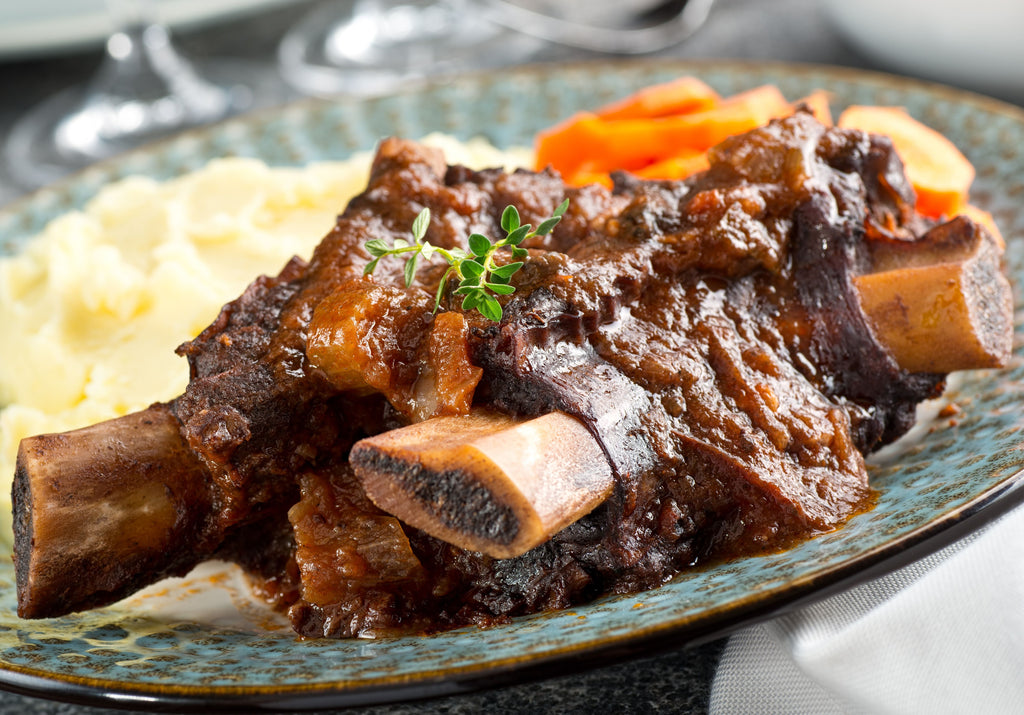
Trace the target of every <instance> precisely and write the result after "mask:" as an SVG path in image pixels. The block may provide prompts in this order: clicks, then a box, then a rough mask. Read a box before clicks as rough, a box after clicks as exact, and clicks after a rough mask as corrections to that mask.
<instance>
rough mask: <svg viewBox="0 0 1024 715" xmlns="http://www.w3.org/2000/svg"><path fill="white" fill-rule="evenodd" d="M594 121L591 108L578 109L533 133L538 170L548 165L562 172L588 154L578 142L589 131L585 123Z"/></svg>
mask: <svg viewBox="0 0 1024 715" xmlns="http://www.w3.org/2000/svg"><path fill="white" fill-rule="evenodd" d="M594 121H598V119H597V115H595V114H593V113H591V112H579V113H577V114H574V115H573V116H571V117H569V118H568V119H566V120H565V121H562V122H559V123H558V124H556V125H554V126H553V127H550V128H548V129H544V130H543V131H540V132H538V133H537V136H536V137H535V139H534V154H535V159H534V161H535V165H536V168H537V170H538V171H541V170H543V169H545V168H547V167H549V166H550V167H552V168H554V169H555V170H557V171H559V172H561V173H562V174H563V175H565V174H568V173H570V172H571V171H574V170H575V169H576V168H578V167H579V166H580V165H581V164H583V162H584V161H586V160H587V159H588V158H589V157H588V156H587V153H586V148H585V147H584V146H583V144H582V142H583V141H584V140H585V138H586V137H587V136H588V135H589V134H590V132H588V125H589V123H591V122H594Z"/></svg>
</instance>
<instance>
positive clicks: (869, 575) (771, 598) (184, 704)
mask: <svg viewBox="0 0 1024 715" xmlns="http://www.w3.org/2000/svg"><path fill="white" fill-rule="evenodd" d="M601 66H608V67H609V68H614V69H615V70H616V71H619V70H621V69H622V68H627V69H629V70H642V69H644V68H647V69H652V70H658V69H673V68H678V69H679V70H680V71H694V72H698V71H700V70H702V69H703V70H705V71H712V70H716V71H721V70H734V71H743V70H744V69H757V70H763V69H770V70H772V71H775V72H798V73H801V74H805V75H807V74H814V73H820V74H823V75H827V76H829V77H832V78H835V79H839V80H844V81H849V82H855V83H856V82H861V83H863V82H874V83H881V84H884V85H886V86H895V87H897V88H900V89H914V90H918V91H927V92H928V93H931V94H935V95H937V96H938V97H939V98H943V99H946V100H952V101H967V102H970V103H972V104H976V105H980V106H981V107H983V108H984V109H986V110H988V111H992V112H994V113H999V114H1004V115H1010V116H1011V117H1012V118H1013V119H1014V120H1016V121H1018V122H1021V123H1024V109H1022V108H1020V107H1017V106H1015V105H1012V104H1009V103H1007V102H1004V101H1002V100H998V99H995V98H992V97H988V96H986V95H983V94H977V93H973V92H970V91H968V90H963V89H959V88H955V87H950V86H948V85H944V84H941V83H936V82H929V81H926V80H919V79H916V78H910V77H904V76H901V75H896V74H889V73H885V72H878V71H871V70H860V69H856V68H848V67H839V66H831V65H824V64H814V63H800V62H783V61H768V62H763V61H756V60H743V59H671V58H666V59H654V60H630V61H624V62H623V61H618V62H613V61H606V60H595V61H583V62H573V63H564V64H558V65H526V66H522V67H518V68H514V69H512V70H508V71H506V73H507V74H511V75H518V76H526V77H528V76H531V75H534V74H546V73H548V72H551V71H552V70H558V71H569V72H571V71H573V70H574V69H575V70H583V69H586V70H587V71H595V70H596V69H598V68H600V67H601ZM493 74H495V73H494V72H493V71H481V72H474V73H468V74H465V75H459V76H456V77H450V78H444V79H440V80H436V81H427V82H422V83H417V84H415V85H410V86H409V87H407V88H406V89H404V90H402V91H400V92H396V93H393V94H391V95H388V96H389V97H391V96H396V95H400V96H407V95H415V94H421V93H424V92H429V91H430V90H431V89H433V88H436V87H440V86H444V85H447V84H451V83H453V82H460V81H469V82H473V81H482V80H483V79H485V78H486V77H487V76H488V75H493ZM379 99H381V98H371V99H368V100H354V99H346V98H341V99H340V100H338V101H343V102H344V101H364V102H367V101H368V102H374V101H379ZM331 103H332V101H331V100H322V99H317V98H307V99H301V100H298V101H297V102H291V103H289V104H287V105H282V106H278V107H270V108H266V109H263V110H260V111H258V112H255V113H252V114H250V115H246V117H245V120H246V121H247V122H250V121H251V122H254V123H259V122H260V121H266V120H268V119H272V118H273V117H274V116H276V115H277V114H279V113H280V112H282V111H284V110H286V109H289V108H294V107H296V106H299V107H302V106H308V107H311V108H312V107H316V106H327V105H330V104H331ZM232 121H238V119H237V118H235V119H228V120H224V121H223V122H218V123H217V124H213V125H208V126H206V127H202V128H199V129H193V130H189V131H187V132H184V133H183V134H180V135H177V136H175V137H172V138H169V139H166V140H163V141H161V142H158V143H155V144H153V145H150V146H147V147H146V148H144V149H137V150H134V151H131V152H127V153H126V154H125V155H120V156H117V157H112V158H110V159H107V160H104V161H103V162H100V163H99V164H97V165H94V166H92V167H89V168H87V169H85V170H83V171H81V172H78V173H76V174H73V175H70V176H68V177H66V178H64V179H62V180H60V181H59V182H57V183H55V184H52V185H50V186H48V187H43V188H42V189H38V190H36V191H35V192H33V193H30V194H27V195H25V196H23V197H19V198H17V199H15V200H14V201H13V202H11V203H9V204H7V205H5V206H2V207H0V213H9V212H10V213H17V212H19V211H21V210H24V209H25V208H27V207H28V206H29V205H30V203H31V202H32V201H33V200H35V199H36V198H37V197H38V195H40V194H43V193H46V192H56V191H59V190H61V189H62V188H63V187H65V186H67V185H70V184H72V183H75V182H77V181H79V180H81V177H82V175H83V174H87V173H92V172H95V171H109V170H110V169H111V168H113V167H114V166H116V165H117V164H118V163H119V162H120V161H122V160H123V159H124V157H125V156H127V155H131V154H139V153H159V152H160V151H163V149H164V147H165V145H168V144H172V143H175V142H178V141H181V140H182V139H183V138H185V137H188V136H190V135H203V134H205V133H207V132H210V131H215V130H216V129H217V128H218V127H219V126H220V125H222V124H226V123H229V122H232ZM1022 502H1024V471H1021V472H1017V473H1014V474H1012V475H1010V476H1009V477H1006V478H1004V479H1003V480H1002V481H1001V482H1000V483H999V484H997V485H995V486H994V487H993V488H991V489H990V490H988V491H987V492H985V493H983V494H981V495H979V496H978V497H976V498H975V499H973V500H972V501H970V502H968V503H966V504H964V505H961V506H960V507H957V508H955V509H953V510H951V511H950V512H948V513H947V514H945V515H944V516H943V517H942V518H941V519H938V520H934V521H932V522H930V523H928V524H925V525H923V526H922V527H920V528H919V529H917V530H915V531H913V532H910V533H909V534H906V535H904V536H903V537H900V538H899V540H898V541H897V542H895V543H890V544H887V545H885V546H882V547H879V548H878V549H875V550H873V551H870V552H866V553H864V554H861V555H860V556H858V557H856V558H854V559H853V560H850V561H847V562H845V563H843V564H842V565H841V566H837V567H835V568H833V569H832V570H830V571H828V572H825V573H821V574H818V575H816V576H812V577H810V578H808V579H807V580H806V582H804V583H800V584H798V585H796V586H788V587H787V588H785V589H784V590H783V589H778V590H776V591H775V592H772V593H768V594H765V595H764V596H763V597H760V598H757V599H753V600H751V601H750V602H744V603H742V604H739V605H738V606H736V607H734V608H732V609H723V611H720V612H716V613H714V614H713V615H711V616H709V617H708V618H705V619H701V620H700V621H697V622H687V623H683V624H678V623H676V624H667V625H665V626H663V627H659V628H655V629H651V630H650V631H649V632H646V633H642V634H637V635H630V636H623V637H622V638H619V639H617V640H615V641H613V642H603V643H602V642H596V643H595V642H591V643H589V644H585V645H583V646H580V647H577V648H569V649H563V650H559V651H555V652H552V653H550V654H548V655H544V656H537V657H531V658H530V659H529V661H528V662H525V663H523V662H520V661H518V660H516V659H511V660H510V661H509V662H505V663H498V664H495V665H493V666H491V667H488V668H486V669H483V668H482V669H479V670H470V671H464V672H461V673H454V674H453V673H451V672H445V673H443V674H440V675H429V676H427V677H425V678H417V679H407V680H396V681H392V682H389V683H386V684H370V685H366V686H359V685H355V686H353V685H352V684H350V683H344V682H335V683H324V684H322V685H316V686H309V687H304V686H294V687H288V688H285V689H281V688H277V689H276V691H273V690H271V689H270V688H269V687H253V688H231V687H226V688H223V692H220V690H221V689H220V688H217V687H215V688H201V687H192V686H186V687H183V686H171V687H169V688H165V687H161V686H157V685H152V684H144V685H140V687H139V688H137V689H136V688H131V687H124V688H120V687H117V686H119V685H122V684H121V683H117V682H116V681H111V680H101V679H96V680H95V681H92V680H91V679H85V678H78V677H75V676H71V677H66V678H62V677H61V676H59V675H56V674H53V673H50V672H45V671H36V670H34V669H29V668H23V667H21V666H13V665H9V664H0V688H3V689H5V690H9V691H12V692H15V693H19V694H23V695H28V696H34V697H47V698H51V699H57V700H63V701H66V702H71V703H76V704H81V705H89V706H94V707H108V708H117V709H139V708H144V709H146V710H148V711H152V712H197V713H209V712H252V711H253V710H259V711H266V712H274V711H282V710H292V711H295V710H319V709H327V708H344V707H355V706H366V705H374V704H382V703H393V702H398V701H408V700H418V699H427V698H436V697H443V696H449V695H455V694H460V693H467V692H473V691H478V690H482V689H488V688H498V687H503V686H507V685H511V684H521V683H524V682H527V681H538V680H544V679H549V678H554V677H559V676H564V675H570V674H573V673H579V672H582V671H585V670H590V669H593V668H595V667H601V666H608V665H613V664H616V663H621V662H623V661H626V660H630V659H635V658H639V657H651V656H655V655H658V654H661V653H664V652H667V651H671V650H675V649H680V648H689V647H694V646H697V645H700V644H701V643H705V642H708V641H711V640H715V639H717V638H720V637H724V636H726V635H728V634H729V633H731V632H733V631H735V630H738V629H740V628H743V627H746V626H749V625H753V624H755V623H758V622H761V621H764V620H768V619H770V618H773V617H776V616H779V615H782V614H784V613H787V612H790V611H793V610H795V609H798V608H801V607H804V606H807V605H809V604H811V603H814V602H817V601H819V600H822V599H824V598H827V597H829V596H831V595H835V594H836V593H839V592H841V591H844V590H846V589H849V588H851V587H853V586H856V585H859V584H861V583H865V582H868V581H871V580H873V579H875V578H878V577H880V576H882V575H885V574H886V573H889V572H891V571H893V570H896V569H898V568H901V567H903V566H906V565H908V564H910V563H912V562H914V561H916V560H918V559H920V558H923V557H925V556H928V555H930V554H932V553H935V552H937V551H939V550H941V549H942V548H944V547H946V546H948V545H949V544H951V543H953V542H954V541H956V540H958V539H960V538H962V537H964V536H966V535H967V534H970V533H972V532H974V531H976V530H978V529H980V528H982V527H983V526H985V525H986V524H988V523H990V522H991V521H994V520H995V519H996V518H998V517H999V516H1002V515H1003V514H1005V513H1007V512H1008V511H1010V510H1011V509H1012V508H1013V507H1014V506H1017V505H1018V504H1020V503H1022ZM125 685H129V684H125ZM112 686H113V687H112ZM339 688H343V689H339Z"/></svg>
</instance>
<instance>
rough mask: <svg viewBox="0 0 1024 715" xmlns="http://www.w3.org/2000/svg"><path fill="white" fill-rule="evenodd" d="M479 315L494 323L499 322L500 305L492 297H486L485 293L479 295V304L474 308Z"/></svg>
mask: <svg viewBox="0 0 1024 715" xmlns="http://www.w3.org/2000/svg"><path fill="white" fill-rule="evenodd" d="M476 309H477V310H479V311H480V313H481V314H482V315H483V316H484V317H485V318H487V319H488V320H492V321H494V322H495V323H500V322H501V313H502V310H501V303H499V302H498V301H497V300H496V299H495V298H494V296H490V295H487V294H486V293H481V294H480V304H479V305H477V307H476Z"/></svg>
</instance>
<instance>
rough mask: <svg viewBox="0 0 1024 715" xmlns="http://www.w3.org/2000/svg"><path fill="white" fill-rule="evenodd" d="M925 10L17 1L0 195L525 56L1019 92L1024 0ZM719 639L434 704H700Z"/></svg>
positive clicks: (571, 708)
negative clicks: (782, 67)
mask: <svg viewBox="0 0 1024 715" xmlns="http://www.w3.org/2000/svg"><path fill="white" fill-rule="evenodd" d="M928 8H929V10H928V12H927V13H922V12H920V3H918V2H914V1H912V0H905V1H904V0H858V2H848V1H844V0H628V1H627V0H432V1H430V2H428V1H426V0H31V2H14V1H7V2H3V3H0V148H2V156H0V207H2V206H4V205H7V204H9V203H10V202H12V201H14V200H16V199H17V198H18V197H19V196H22V195H24V194H25V193H27V192H29V191H31V190H33V188H34V187H36V186H39V185H41V184H45V183H47V182H49V181H52V180H54V179H56V178H58V177H59V176H61V175H62V174H64V173H66V172H70V171H74V170H76V168H80V167H81V166H84V165H87V164H88V163H90V162H92V161H95V160H97V159H100V158H103V157H104V156H107V155H110V154H115V153H118V152H120V151H123V150H125V149H127V148H130V147H131V146H133V145H138V144H140V143H145V142H147V141H151V140H153V139H154V138H158V137H160V136H162V135H164V134H165V133H167V132H173V131H176V130H178V129H180V128H181V127H185V126H192V125H197V124H202V123H205V122H209V121H216V120H218V119H220V118H222V117H224V116H227V115H230V114H234V113H239V112H245V111H251V110H254V109H259V108H261V107H268V106H274V105H279V104H282V103H285V102H288V101H293V100H295V99H298V98H302V97H304V96H312V95H320V96H340V97H347V96H354V97H358V96H369V95H374V94H381V93H386V92H389V91H392V90H394V89H395V88H397V87H401V86H402V85H403V84H405V83H408V82H415V81H420V80H422V79H424V78H426V77H431V76H435V75H441V74H444V73H451V72H460V71H464V70H479V69H486V68H499V67H502V66H510V65H515V64H523V63H552V62H566V61H588V60H599V59H600V60H606V59H608V58H609V57H621V58H630V57H645V56H649V57H674V58H693V59H696V58H742V59H755V60H765V61H786V62H801V63H815V64H828V65H842V66H848V67H854V68H861V69H870V70H880V71H887V72H894V73H899V74H905V75H909V76H914V77H919V78H924V79H929V80H939V81H942V82H945V83H947V84H952V85H955V86H958V87H961V88H965V89H970V90H974V91H979V92H982V93H985V94H989V95H993V96H996V97H997V98H1000V99H1004V100H1007V101H1010V102H1014V103H1017V104H1024V73H1021V72H1020V67H1022V66H1024V43H1020V42H1019V41H1018V40H1017V38H1015V37H1013V36H1012V34H1013V33H1015V32H1017V28H1019V27H1021V26H1024V3H1019V2H1018V1H1017V0H973V2H971V3H963V2H956V3H954V2H952V0H932V2H930V3H928ZM723 643H724V642H723V641H713V642H711V643H707V644H703V645H701V646H699V647H697V648H695V649H690V650H687V651H685V652H684V651H680V652H678V653H668V654H665V655H662V656H659V657H657V658H651V659H647V660H640V661H635V662H631V663H626V664H622V665H617V666H610V667H607V668H602V669H598V670H595V671H591V672H588V673H587V674H585V675H584V676H574V677H572V678H561V679H556V680H551V681H546V682H544V683H540V684H534V685H528V686H520V687H517V688H514V689H512V690H504V691H496V692H492V693H483V694H477V695H469V696H462V697H460V698H459V699H454V700H453V699H448V700H445V701H439V703H437V704H435V705H436V707H435V706H430V707H431V709H436V710H438V711H444V712H471V711H478V710H479V709H482V708H485V707H487V708H496V709H500V710H501V711H509V712H520V711H521V712H527V711H529V709H530V708H531V707H532V706H533V704H536V702H540V703H542V704H543V707H545V708H548V709H557V710H558V711H564V712H586V711H593V710H594V709H599V708H605V709H609V708H611V709H613V710H618V709H622V708H621V707H620V706H623V705H624V704H625V703H633V704H634V705H635V706H636V707H637V708H639V709H643V710H649V711H656V710H659V709H660V710H663V711H672V712H695V713H699V712H704V711H705V710H706V706H707V694H708V686H709V683H710V679H711V676H712V674H713V672H714V668H715V666H716V664H717V659H718V657H719V655H720V653H721V649H722V646H723ZM627 709H628V708H627ZM385 710H386V711H387V712H391V713H397V712H420V711H421V710H420V708H419V707H418V706H409V707H405V706H396V707H392V708H381V709H380V711H381V712H383V711H385ZM0 711H2V712H11V713H15V712H17V713H24V712H36V713H44V712H45V713H57V712H60V713H79V712H81V713H85V712H98V710H96V709H92V708H78V707H75V706H65V705H60V704H55V703H46V702H44V701H37V700H34V699H31V698H24V697H21V696H18V695H13V694H9V693H0ZM623 711H626V710H623Z"/></svg>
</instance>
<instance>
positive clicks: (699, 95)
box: [596, 77, 719, 119]
mask: <svg viewBox="0 0 1024 715" xmlns="http://www.w3.org/2000/svg"><path fill="white" fill-rule="evenodd" d="M718 100H719V97H718V93H717V92H715V90H713V89H711V87H709V86H707V85H706V84H704V83H703V82H701V81H700V80H699V79H697V78H696V77H679V78H678V79H674V80H671V81H670V82H664V83H662V84H655V85H651V86H650V87H645V88H643V89H641V90H639V91H637V92H634V93H633V94H631V95H629V96H628V97H625V98H623V99H620V100H618V101H617V102H612V103H611V104H607V105H605V106H603V107H601V108H600V109H598V110H597V112H596V114H597V116H599V117H601V118H602V119H653V118H655V117H667V116H670V115H674V114H689V113H690V112H699V111H703V110H705V109H711V108H712V107H714V106H715V105H716V104H717V103H718Z"/></svg>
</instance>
